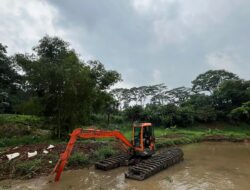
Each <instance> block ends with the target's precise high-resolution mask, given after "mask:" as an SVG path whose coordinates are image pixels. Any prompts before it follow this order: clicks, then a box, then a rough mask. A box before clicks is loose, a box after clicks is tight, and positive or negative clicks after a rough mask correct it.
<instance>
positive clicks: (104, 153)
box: [93, 146, 117, 161]
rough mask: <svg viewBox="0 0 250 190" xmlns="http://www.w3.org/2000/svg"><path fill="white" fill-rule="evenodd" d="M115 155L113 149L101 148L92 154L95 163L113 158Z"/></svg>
mask: <svg viewBox="0 0 250 190" xmlns="http://www.w3.org/2000/svg"><path fill="white" fill-rule="evenodd" d="M116 153H117V151H115V150H114V148H113V147H110V146H108V147H101V148H100V149H98V150H96V151H95V152H94V154H93V159H94V160H96V161H99V160H103V159H105V158H108V157H110V156H113V155H115V154H116Z"/></svg>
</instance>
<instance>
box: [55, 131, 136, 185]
mask: <svg viewBox="0 0 250 190" xmlns="http://www.w3.org/2000/svg"><path fill="white" fill-rule="evenodd" d="M77 138H84V139H90V138H116V139H118V140H120V141H121V142H122V143H123V144H124V147H125V148H126V149H127V151H128V153H129V154H130V152H129V149H130V148H132V149H133V145H132V144H131V143H130V141H129V140H128V139H127V138H126V137H125V136H124V135H123V134H122V133H121V132H119V131H117V130H115V131H106V130H96V129H86V130H84V129H82V128H77V129H75V130H74V131H73V132H72V133H71V134H70V140H69V142H68V144H67V147H66V150H65V151H64V153H62V154H61V155H60V159H59V161H58V162H57V164H56V166H55V168H54V170H53V173H56V177H55V181H59V180H60V176H61V173H62V171H63V169H64V167H65V165H66V164H67V161H68V159H69V157H70V154H71V152H72V150H73V147H74V144H75V142H76V140H77Z"/></svg>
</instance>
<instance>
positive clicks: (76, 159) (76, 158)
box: [68, 152, 89, 166]
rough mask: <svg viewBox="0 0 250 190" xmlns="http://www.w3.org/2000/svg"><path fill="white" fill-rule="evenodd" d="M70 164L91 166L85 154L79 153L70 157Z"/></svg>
mask: <svg viewBox="0 0 250 190" xmlns="http://www.w3.org/2000/svg"><path fill="white" fill-rule="evenodd" d="M68 164H69V166H86V165H87V164H89V159H88V157H87V156H86V155H85V154H83V153H81V152H77V153H74V154H72V155H71V156H70V158H69V163H68Z"/></svg>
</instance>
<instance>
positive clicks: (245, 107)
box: [228, 101, 250, 123]
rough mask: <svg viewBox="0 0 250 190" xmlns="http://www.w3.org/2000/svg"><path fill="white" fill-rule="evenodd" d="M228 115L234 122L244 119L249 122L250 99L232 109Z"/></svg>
mask: <svg viewBox="0 0 250 190" xmlns="http://www.w3.org/2000/svg"><path fill="white" fill-rule="evenodd" d="M228 116H229V118H230V119H232V120H234V121H236V122H242V121H245V122H248V123H250V101H248V102H245V103H243V104H242V106H240V107H238V108H235V109H233V110H232V111H231V112H230V114H229V115H228Z"/></svg>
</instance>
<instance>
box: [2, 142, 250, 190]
mask: <svg viewBox="0 0 250 190" xmlns="http://www.w3.org/2000/svg"><path fill="white" fill-rule="evenodd" d="M182 149H183V151H184V161H183V162H181V163H180V164H178V165H175V166H173V167H171V168H169V169H167V170H164V171H162V172H160V173H158V174H156V175H154V176H152V177H150V178H148V179H146V180H144V181H135V180H130V179H125V177H124V172H125V171H127V168H126V167H121V168H117V169H114V170H111V171H99V170H95V169H94V168H90V169H83V170H74V171H66V172H64V173H63V175H62V178H61V181H60V182H59V183H54V182H52V178H51V177H50V176H48V177H40V178H36V179H31V180H23V181H22V180H5V181H0V189H1V188H2V189H51V190H64V189H70V190H74V189H77V190H78V189H83V190H116V189H117V190H127V189H129V190H168V189H169V190H173V189H174V190H185V189H192V190H193V189H194V190H198V189H199V190H200V189H205V190H208V189H211V190H212V189H213V190H214V189H227V190H229V189H237V190H238V189H239V190H249V189H250V144H249V143H229V142H203V143H197V144H190V145H185V146H182Z"/></svg>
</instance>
